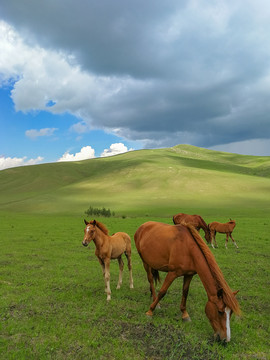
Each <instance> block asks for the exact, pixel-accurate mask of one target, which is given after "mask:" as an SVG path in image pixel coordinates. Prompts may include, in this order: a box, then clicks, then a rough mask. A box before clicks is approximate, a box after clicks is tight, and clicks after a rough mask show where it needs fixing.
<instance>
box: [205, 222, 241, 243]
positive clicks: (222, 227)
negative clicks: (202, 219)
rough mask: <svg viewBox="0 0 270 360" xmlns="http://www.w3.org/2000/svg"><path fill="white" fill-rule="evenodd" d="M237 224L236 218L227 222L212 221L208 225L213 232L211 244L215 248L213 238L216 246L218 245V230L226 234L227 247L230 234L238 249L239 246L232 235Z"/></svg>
mask: <svg viewBox="0 0 270 360" xmlns="http://www.w3.org/2000/svg"><path fill="white" fill-rule="evenodd" d="M235 225H236V223H235V220H232V219H230V221H229V222H227V223H225V224H222V223H219V222H217V221H214V222H211V223H210V224H209V225H208V228H209V230H210V233H211V245H212V247H213V248H214V244H213V239H214V241H215V245H216V247H218V246H217V242H216V233H217V232H218V233H221V234H226V241H225V247H226V249H227V244H228V240H229V236H230V238H231V239H232V242H233V243H234V245H235V246H236V248H237V249H238V246H237V244H236V242H235V240H234V238H233V237H232V232H233V229H234V228H235Z"/></svg>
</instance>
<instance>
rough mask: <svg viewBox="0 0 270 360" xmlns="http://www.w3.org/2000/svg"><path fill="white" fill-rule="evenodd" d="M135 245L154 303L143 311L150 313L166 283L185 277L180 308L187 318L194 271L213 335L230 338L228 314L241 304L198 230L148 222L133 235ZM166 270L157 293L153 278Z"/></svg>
mask: <svg viewBox="0 0 270 360" xmlns="http://www.w3.org/2000/svg"><path fill="white" fill-rule="evenodd" d="M134 240H135V244H136V247H137V250H138V253H139V255H140V257H141V259H142V261H143V265H144V268H145V271H146V273H147V277H148V281H149V284H150V291H151V294H152V297H153V303H152V304H151V305H150V309H149V310H148V312H147V313H146V314H147V315H153V311H154V309H155V307H156V306H157V304H158V303H159V301H160V300H161V299H162V298H163V296H164V295H165V294H166V292H167V290H168V288H169V286H170V285H171V284H172V282H173V281H174V280H175V279H176V278H177V277H179V276H184V281H183V293H182V301H181V305H180V309H181V312H182V320H183V321H190V317H189V314H188V312H187V311H186V300H187V296H188V291H189V285H190V282H191V280H192V277H193V276H194V275H195V274H196V273H197V274H198V275H199V277H200V279H201V281H202V283H203V285H204V288H205V290H206V292H207V295H208V302H207V303H206V306H205V312H206V315H207V317H208V319H209V321H210V323H211V326H212V327H213V329H214V332H215V335H214V336H215V338H216V339H220V340H222V341H224V342H228V341H230V337H231V333H230V317H231V314H232V312H234V313H236V314H240V307H239V304H238V302H237V299H236V297H235V295H236V293H237V291H236V292H232V290H231V289H230V288H229V286H228V284H227V283H226V281H225V279H224V277H223V275H222V273H221V270H220V269H219V267H218V265H217V263H216V260H215V258H214V255H213V254H212V253H211V251H210V249H209V248H208V246H207V245H206V244H205V242H204V241H203V239H202V238H201V236H200V235H199V233H198V231H197V230H196V229H195V228H194V227H192V226H191V225H186V226H184V225H168V224H163V223H158V222H154V221H149V222H146V223H144V224H143V225H141V226H140V227H139V228H138V229H137V231H136V233H135V235H134ZM159 270H160V271H165V272H167V275H166V278H165V280H164V283H163V285H162V287H161V289H160V291H159V293H158V295H157V296H156V293H155V288H154V280H159V272H158V271H159Z"/></svg>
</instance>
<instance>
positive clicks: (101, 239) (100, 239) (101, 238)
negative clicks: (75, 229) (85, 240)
mask: <svg viewBox="0 0 270 360" xmlns="http://www.w3.org/2000/svg"><path fill="white" fill-rule="evenodd" d="M107 237H108V236H107V235H105V234H104V232H103V231H101V230H100V229H99V228H97V229H96V236H95V238H94V239H93V241H94V243H95V245H96V248H97V250H100V249H101V248H102V246H103V244H104V243H105V242H106V238H107Z"/></svg>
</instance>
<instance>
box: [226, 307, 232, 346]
mask: <svg viewBox="0 0 270 360" xmlns="http://www.w3.org/2000/svg"><path fill="white" fill-rule="evenodd" d="M225 313H226V329H227V342H229V341H230V340H231V328H230V314H231V309H229V308H228V307H227V306H226V308H225Z"/></svg>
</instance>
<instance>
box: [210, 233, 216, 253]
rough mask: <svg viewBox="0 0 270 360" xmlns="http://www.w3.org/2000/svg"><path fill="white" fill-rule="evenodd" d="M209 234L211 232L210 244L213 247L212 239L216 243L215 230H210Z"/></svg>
mask: <svg viewBox="0 0 270 360" xmlns="http://www.w3.org/2000/svg"><path fill="white" fill-rule="evenodd" d="M210 234H211V245H212V248H213V249H214V248H215V247H214V243H213V239H214V240H215V243H216V238H215V231H211V232H210Z"/></svg>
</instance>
